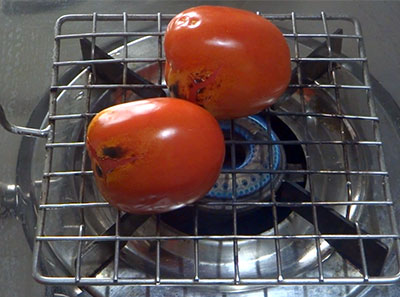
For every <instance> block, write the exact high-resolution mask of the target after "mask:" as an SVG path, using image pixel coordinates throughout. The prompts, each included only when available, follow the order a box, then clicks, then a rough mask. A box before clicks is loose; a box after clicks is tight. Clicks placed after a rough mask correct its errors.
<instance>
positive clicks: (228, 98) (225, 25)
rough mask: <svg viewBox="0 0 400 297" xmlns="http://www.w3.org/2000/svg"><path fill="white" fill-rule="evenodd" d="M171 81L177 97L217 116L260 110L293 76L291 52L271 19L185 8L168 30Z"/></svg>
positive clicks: (229, 10) (239, 12)
mask: <svg viewBox="0 0 400 297" xmlns="http://www.w3.org/2000/svg"><path fill="white" fill-rule="evenodd" d="M164 48H165V54H166V69H165V78H166V82H167V85H168V87H169V89H170V91H171V93H172V94H173V96H174V97H178V98H183V99H187V100H189V101H192V102H194V103H197V104H199V105H201V106H203V107H205V108H206V109H207V110H208V111H210V112H211V113H212V114H213V115H214V116H215V117H217V118H219V119H229V118H238V117H243V116H248V115H251V114H255V113H258V112H260V111H261V110H263V109H265V108H267V107H268V106H270V105H272V104H273V103H275V101H276V100H277V99H278V98H279V96H280V95H281V94H282V93H283V92H284V91H285V89H286V88H287V86H288V84H289V80H290V72H291V66H290V51H289V48H288V45H287V43H286V41H285V39H284V37H283V35H282V33H281V32H280V31H279V29H278V28H277V27H276V26H275V25H273V24H272V23H271V22H270V21H268V20H266V19H264V18H263V17H261V16H258V15H256V14H255V13H252V12H249V11H244V10H239V9H235V8H229V7H221V6H199V7H194V8H190V9H188V10H185V11H183V12H182V13H180V14H178V15H177V16H176V17H174V18H173V19H172V20H171V22H170V23H169V24H168V27H167V30H166V34H165V43H164Z"/></svg>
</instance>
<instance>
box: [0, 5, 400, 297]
mask: <svg viewBox="0 0 400 297" xmlns="http://www.w3.org/2000/svg"><path fill="white" fill-rule="evenodd" d="M113 2H114V4H113V5H112V6H111V5H110V1H73V0H71V1H68V0H60V1H52V2H50V1H47V0H44V1H39V0H37V1H30V2H28V1H20V0H16V1H11V0H3V1H2V2H0V3H1V10H0V36H2V37H1V39H0V66H1V69H2V70H3V75H1V76H0V85H1V86H2V87H1V88H0V103H1V104H2V105H3V106H4V108H5V110H6V114H7V115H8V117H9V118H10V120H11V121H12V122H13V123H15V124H18V125H24V124H25V123H26V121H27V120H28V118H29V115H30V114H31V112H32V110H33V109H34V107H35V106H36V104H37V103H38V102H39V100H40V99H41V97H42V96H43V95H44V94H45V93H46V91H47V89H48V86H49V83H50V77H51V57H52V49H53V28H54V23H55V20H56V19H57V18H58V17H59V16H61V15H65V14H68V13H91V12H93V11H96V12H104V13H111V12H122V11H127V12H130V13H131V12H132V13H133V12H137V13H154V12H158V11H160V12H163V13H176V12H179V11H181V10H183V9H185V8H187V7H191V6H195V5H199V4H200V3H201V4H204V3H207V4H221V5H228V6H233V7H239V8H244V9H248V10H253V11H255V10H259V11H262V12H264V13H271V14H275V13H288V12H291V11H295V12H296V13H299V14H319V13H320V12H321V11H325V12H326V13H327V14H346V15H350V16H353V17H356V18H358V19H359V20H360V22H361V25H362V28H363V35H364V38H365V45H366V49H367V56H368V57H369V68H370V72H371V74H372V75H373V76H374V77H375V78H376V79H377V80H378V81H379V82H380V83H381V84H382V85H383V87H384V88H385V89H386V90H387V91H388V92H389V93H390V94H391V95H392V96H393V97H394V98H400V88H399V87H398V83H397V82H398V81H400V71H398V70H399V65H400V34H399V33H398V32H397V28H399V26H400V19H399V18H398V15H399V13H400V3H399V2H397V1H385V2H382V1H368V2H366V1H365V2H360V1H334V2H327V1H296V2H293V1H263V2H261V1H203V2H201V1H113ZM70 55H71V56H72V58H73V57H74V55H79V53H70ZM38 74H40V75H38ZM397 103H398V104H400V99H398V102H397ZM395 124H396V125H397V127H398V126H399V125H398V123H395ZM0 137H1V138H2V141H1V142H0V151H1V152H2V155H1V164H3V166H1V168H0V173H1V174H0V176H1V179H0V182H3V183H7V184H13V183H14V181H15V164H16V160H17V148H18V146H19V143H20V140H21V138H20V137H19V136H16V135H12V134H9V133H7V132H5V131H4V130H2V129H0ZM386 145H387V144H386ZM392 167H393V166H392ZM392 167H391V166H390V164H388V170H389V173H390V174H391V172H390V171H391V170H393V171H395V170H396V169H395V168H392ZM397 170H398V169H397ZM392 194H393V199H396V198H397V197H399V193H392ZM20 224H21V223H20V222H18V221H17V220H15V218H13V217H12V216H8V217H7V218H0V229H1V232H0V259H1V260H0V284H1V285H2V287H3V288H6V290H5V291H4V292H3V293H2V294H1V295H2V296H4V297H9V296H10V297H14V296H15V297H20V296H45V295H47V296H53V295H52V291H54V290H53V289H49V288H47V290H46V288H45V287H44V286H42V285H39V284H37V283H35V282H34V281H33V279H32V278H31V261H32V260H31V253H30V250H29V247H28V245H27V243H26V240H25V237H24V234H23V232H22V228H21V226H20ZM304 290H305V289H304V288H302V287H290V289H288V290H287V291H285V292H286V293H285V294H287V296H295V295H296V296H297V295H300V296H301V295H305V294H309V295H310V296H314V295H313V294H316V293H317V292H318V291H319V290H320V287H310V288H308V290H309V292H308V293H305V291H304ZM341 293H342V292H336V291H332V292H331V296H340V295H341ZM270 295H271V294H268V296H270ZM399 295H400V290H399V289H397V287H395V286H392V287H380V288H378V287H375V288H373V289H372V290H370V291H369V292H368V293H367V295H366V296H399ZM82 296H83V295H82ZM159 296H162V295H159ZM272 296H274V295H272Z"/></svg>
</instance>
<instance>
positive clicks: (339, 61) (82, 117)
mask: <svg viewBox="0 0 400 297" xmlns="http://www.w3.org/2000/svg"><path fill="white" fill-rule="evenodd" d="M261 15H262V16H263V17H266V18H268V19H270V20H272V21H273V22H277V23H280V24H281V23H282V24H284V23H285V22H286V24H289V27H290V28H291V32H289V31H288V32H285V34H284V36H285V38H286V39H287V41H288V43H290V44H292V45H293V47H292V54H293V55H292V58H291V60H292V64H293V66H297V78H298V82H299V83H297V84H292V85H290V86H289V87H291V88H295V89H297V91H298V93H297V94H296V96H298V97H299V98H300V99H299V100H300V101H299V102H301V105H300V110H280V109H270V110H268V111H266V112H265V122H266V125H267V126H268V130H270V129H271V119H272V118H274V117H280V118H282V119H284V118H290V119H291V120H293V121H298V122H302V123H303V124H302V125H303V126H304V130H305V131H304V135H306V137H305V138H304V139H301V140H298V139H296V140H276V139H272V138H271V134H269V136H268V139H267V140H253V141H248V140H237V139H234V138H233V131H234V130H235V126H236V125H237V123H236V120H234V121H231V122H230V129H229V131H230V133H229V134H230V139H228V140H227V141H226V144H227V145H228V146H227V147H228V148H229V149H230V153H231V156H233V157H232V158H231V159H232V162H231V167H230V168H225V169H223V170H222V173H226V174H230V175H231V178H232V185H233V186H232V199H231V200H221V201H211V202H209V201H199V202H198V203H197V204H196V205H194V206H192V207H193V208H194V210H195V211H194V216H193V222H194V223H193V225H194V229H193V234H187V235H179V234H178V235H166V234H161V232H160V228H159V226H160V216H157V217H156V222H157V224H156V233H155V234H145V235H135V234H133V235H130V236H123V235H121V234H120V224H121V217H122V214H121V213H120V212H118V213H116V216H115V223H116V227H115V232H114V233H113V234H107V235H101V236H99V235H93V234H87V233H86V230H87V228H86V219H85V210H87V209H96V210H97V209H101V208H111V207H110V206H109V205H108V203H106V202H99V201H90V197H89V198H88V194H87V193H86V192H87V190H86V186H85V185H86V184H87V183H88V182H89V181H90V180H91V176H92V174H93V172H92V171H90V170H87V168H88V159H87V156H86V151H85V147H84V142H83V141H82V140H83V139H85V135H86V127H87V125H88V123H89V122H90V119H91V118H92V117H93V115H94V113H93V112H92V111H91V109H90V106H91V104H92V101H93V100H94V97H95V96H94V95H93V93H94V92H95V91H96V90H110V89H114V90H115V89H118V88H122V89H129V88H132V87H141V88H157V87H160V86H161V87H163V88H165V87H166V86H165V85H163V84H162V80H163V72H162V63H163V62H164V61H165V58H164V54H163V49H162V41H163V34H164V31H163V24H164V25H165V24H166V23H167V22H168V20H170V19H171V18H172V17H173V15H167V14H161V13H158V14H127V13H123V14H96V13H94V14H80V15H67V16H63V17H61V18H60V19H59V20H58V21H57V23H56V26H55V49H54V59H53V76H52V86H51V99H50V107H49V116H48V121H49V126H50V133H49V135H48V138H47V143H46V147H45V148H46V160H45V166H44V174H43V182H42V192H41V199H40V205H39V212H38V225H37V235H36V241H35V247H34V264H33V268H34V275H35V278H36V279H38V280H40V281H42V282H45V283H50V284H77V285H102V284H104V285H105V284H114V285H128V284H129V285H182V286H201V285H202V286H216V285H233V286H235V285H242V286H243V285H248V286H253V285H254V286H255V285H276V284H301V285H303V284H383V283H393V282H395V281H397V280H398V279H399V272H398V270H399V269H398V268H399V255H400V252H399V246H398V243H397V241H398V237H399V236H398V231H397V226H396V218H395V214H394V209H393V208H394V206H393V202H392V200H391V197H390V190H389V184H388V173H387V171H386V169H385V164H384V158H383V149H382V142H381V138H380V134H379V129H378V123H379V119H378V117H377V115H376V113H375V107H374V98H373V95H372V93H371V86H370V81H369V73H368V65H367V57H366V54H365V48H364V41H363V37H362V34H361V28H360V24H359V23H358V21H356V20H354V19H352V18H349V17H344V16H328V15H326V14H325V13H323V12H322V13H321V14H320V15H316V16H298V15H296V14H295V13H291V14H284V15H264V14H261ZM103 21H104V22H105V21H107V22H109V23H110V24H122V28H123V30H122V31H120V32H105V31H101V30H99V28H98V23H99V22H103ZM78 22H81V23H84V22H91V24H92V25H91V27H92V30H91V31H90V32H83V33H76V32H72V33H62V29H63V28H64V26H66V25H68V24H69V23H78ZM135 22H149V23H152V24H154V27H156V28H157V30H156V31H143V32H139V31H131V30H129V25H130V24H134V23H135ZM300 23H313V24H314V26H315V27H316V26H317V25H318V24H319V25H322V26H321V32H322V33H310V32H305V33H302V29H301V28H300V27H301V26H300V25H299V24H300ZM339 23H340V24H345V26H347V27H348V26H349V25H350V27H351V30H354V32H350V33H348V34H334V33H330V29H333V26H335V25H337V24H339ZM143 36H154V37H155V38H157V45H158V48H157V57H150V56H149V57H144V58H143V57H141V58H131V57H129V55H128V43H129V40H130V39H131V38H137V37H143ZM83 37H85V38H89V39H91V41H92V44H93V55H94V45H95V44H96V40H98V39H99V38H105V37H107V38H108V37H115V38H122V44H123V47H122V55H121V57H114V58H115V59H114V60H93V59H92V60H87V61H80V60H62V59H61V58H60V57H61V51H62V49H63V47H62V42H63V41H65V40H76V42H77V43H78V40H79V38H83ZM333 38H342V39H343V40H344V41H354V43H352V42H350V43H349V47H350V51H352V53H353V55H354V56H350V57H348V56H335V55H334V53H333V52H332V49H331V41H332V39H333ZM306 39H317V40H323V41H326V43H327V47H328V53H329V55H328V56H327V57H307V56H305V55H304V54H302V52H301V51H302V49H301V41H302V40H306ZM93 55H92V57H93ZM324 61H325V62H329V67H328V73H327V74H326V76H327V78H326V79H325V80H324V81H316V82H312V83H309V82H307V83H304V78H303V77H302V72H301V67H302V63H304V62H314V63H318V62H324ZM98 63H123V65H124V71H123V84H96V81H95V79H94V75H92V74H89V75H88V77H87V83H86V84H79V83H78V84H77V83H72V84H69V85H59V83H58V82H59V72H60V68H62V67H67V66H76V65H79V66H83V67H88V66H90V65H95V64H98ZM128 63H157V64H158V79H157V82H156V83H155V84H154V85H140V84H136V85H129V84H126V74H127V67H128ZM344 65H358V67H359V68H360V69H361V71H362V79H361V80H360V81H361V82H360V83H358V84H353V83H347V82H346V81H340V79H339V78H338V72H340V69H338V66H340V67H345V66H344ZM309 90H314V91H315V92H325V93H326V92H330V93H329V94H330V96H331V97H332V98H333V102H334V103H335V112H330V111H327V110H322V111H313V110H309V102H308V101H307V94H305V92H307V91H309ZM74 91H82V96H83V100H85V104H84V106H86V109H84V110H81V111H80V112H78V113H76V112H71V113H60V112H59V111H58V109H57V104H58V100H57V98H58V96H59V95H60V92H63V93H64V94H65V93H68V92H74ZM353 91H354V92H356V94H357V96H361V100H359V104H360V106H359V111H360V112H359V113H357V112H353V111H352V113H348V112H346V111H345V108H344V107H343V105H345V103H346V102H345V100H348V99H349V98H348V97H347V98H343V97H344V96H343V94H344V93H345V92H350V93H351V92H353ZM360 94H361V95H360ZM124 99H125V98H124ZM364 111H366V112H364ZM318 119H326V120H327V121H335V123H336V124H335V127H336V128H337V129H338V131H339V135H341V136H340V138H339V139H315V138H314V137H311V136H310V135H311V134H312V133H313V131H310V130H312V129H313V127H311V124H310V122H312V121H313V120H318ZM74 120H78V121H81V122H80V123H81V124H82V125H83V127H84V129H83V135H82V138H81V139H79V140H74V141H71V142H65V141H59V140H58V138H57V132H58V131H59V129H60V128H59V127H60V125H63V123H64V122H65V121H74ZM349 123H356V124H355V126H357V127H358V126H359V125H361V126H363V127H365V129H366V130H368V131H370V132H371V133H370V135H368V136H366V137H365V138H361V137H358V138H354V139H352V140H348V139H346V138H345V132H346V129H347V128H346V127H347V126H348V125H349ZM56 128H57V129H56ZM307 136H310V137H307ZM250 144H257V145H263V146H267V147H268V151H269V154H268V156H269V160H268V165H269V166H267V167H266V168H263V169H245V168H238V169H236V167H237V166H236V165H237V164H236V158H235V156H236V154H237V147H238V146H239V145H250ZM274 145H286V146H290V145H299V146H301V147H302V149H303V151H304V155H305V159H306V167H305V168H284V169H273V168H272V163H273V160H272V153H271V152H272V149H273V146H274ZM315 145H319V146H334V147H339V148H340V150H341V156H342V157H341V159H340V160H339V161H338V165H337V166H335V168H331V167H323V166H321V167H318V168H317V167H315V166H313V165H312V162H311V160H312V158H313V155H312V153H313V151H315V150H314V147H315ZM349 147H350V148H364V147H365V148H368V149H371V151H372V152H373V153H372V154H371V158H372V161H371V164H372V163H373V164H377V166H376V167H374V166H372V165H371V166H366V167H362V168H357V167H354V166H353V164H351V163H352V161H351V160H350V159H351V156H349V155H350V154H351V151H350V149H349ZM76 148H78V149H79V148H81V150H82V151H81V154H80V161H79V164H80V169H78V170H76V169H75V170H69V167H68V166H66V167H65V168H55V166H54V162H53V159H54V158H55V157H54V156H55V155H56V154H57V150H59V149H76ZM326 158H329V156H326ZM238 174H270V175H271V176H272V175H277V174H284V175H296V176H301V177H304V178H305V179H306V180H307V183H308V190H309V192H310V197H311V201H310V202H301V203H295V202H281V201H277V199H276V197H277V195H276V189H275V188H274V184H273V183H274V182H273V181H272V182H271V183H270V185H269V187H270V192H271V200H270V201H241V200H240V199H238V193H237V186H236V179H237V175H238ZM320 176H329V177H332V178H333V179H334V178H335V177H337V176H339V177H341V178H343V179H344V181H345V182H344V183H343V185H344V187H345V193H346V195H344V196H343V197H339V198H337V200H335V201H324V197H320V198H322V200H318V199H317V198H316V195H315V193H314V192H315V187H316V184H317V183H318V177H320ZM361 176H362V177H365V178H366V179H368V180H369V181H371V183H372V184H374V185H379V187H380V188H379V189H378V188H376V190H375V191H376V193H377V194H376V195H372V196H370V197H371V198H370V199H369V198H368V199H361V200H354V199H353V198H354V192H355V190H354V189H353V183H354V178H358V177H361ZM70 178H73V179H74V180H79V191H78V196H79V197H78V198H77V200H76V201H72V202H71V201H70V200H66V199H65V197H64V196H63V195H60V196H57V197H54V196H52V189H53V187H55V185H56V184H57V183H58V182H59V181H60V180H63V179H70ZM201 205H211V206H218V205H219V206H221V205H225V206H226V207H228V208H229V209H231V216H232V223H233V225H232V234H217V235H215V234H212V235H211V234H200V233H199V230H198V226H199V215H198V208H199V206H201ZM242 206H253V207H254V206H256V207H270V208H271V209H272V219H273V226H272V229H273V232H272V234H264V233H263V234H258V235H249V234H241V233H240V231H239V228H238V213H239V210H238V208H239V207H242ZM321 206H329V207H338V206H342V207H343V206H344V207H346V216H347V218H350V209H351V207H357V208H358V209H360V208H364V209H366V208H374V209H380V211H381V213H382V217H385V218H387V219H388V224H387V228H386V230H380V229H379V228H373V231H370V230H371V228H370V227H371V226H369V225H368V223H359V222H357V223H356V226H357V230H358V234H325V233H322V232H321V231H320V230H319V226H318V223H319V221H318V218H317V215H318V213H317V210H318V207H321ZM288 207H290V208H293V207H308V208H311V209H312V216H313V225H314V227H313V229H312V232H311V233H307V234H287V233H281V231H280V222H279V220H278V211H279V209H280V208H288ZM65 210H67V211H70V212H73V213H75V214H78V215H79V216H80V223H79V224H78V228H76V229H74V230H77V231H76V232H75V233H74V232H72V233H69V234H67V233H65V232H64V231H62V230H60V231H57V230H56V231H54V230H52V231H49V230H51V228H50V229H49V228H48V227H49V226H50V225H52V224H53V219H54V218H55V217H57V212H62V211H65ZM359 224H360V225H361V226H363V227H364V229H366V230H368V231H369V233H370V234H363V233H362V232H361V231H360V228H359ZM363 224H364V225H363ZM384 229H385V228H384ZM250 239H252V240H256V241H258V242H260V244H263V242H273V243H274V248H275V257H276V259H275V262H276V270H277V273H276V275H275V277H272V278H264V277H258V278H257V277H256V278H247V277H242V275H241V270H242V267H243V266H242V265H243V263H242V262H241V252H240V247H239V246H240V242H241V241H242V240H250ZM333 239H337V240H339V239H342V240H352V239H353V240H354V239H356V240H359V242H360V252H361V255H362V269H361V272H360V273H359V274H357V273H356V274H354V275H346V273H336V274H330V273H327V272H326V271H325V270H324V262H323V260H324V259H323V255H322V254H323V253H322V252H321V244H322V242H324V240H333ZM367 239H379V240H382V241H384V242H385V243H386V244H387V245H389V246H391V247H392V251H393V252H394V253H395V258H396V259H395V264H394V266H396V267H395V268H394V271H392V270H393V269H392V270H390V269H384V271H383V272H382V274H381V275H380V276H371V275H368V268H367V260H368V259H366V254H365V251H364V242H365V240H367ZM204 240H215V241H218V242H222V243H224V242H229V243H231V244H232V261H233V267H234V270H233V274H232V277H207V275H204V276H203V275H201V272H200V269H199V265H200V264H199V262H200V260H199V259H200V258H201V257H202V254H201V248H199V245H200V243H201V242H202V241H204ZM125 241H134V242H138V241H148V242H152V243H154V247H155V259H154V263H155V265H154V270H153V273H150V274H148V277H144V278H136V277H134V276H131V277H126V276H125V277H121V276H120V273H119V270H120V264H121V262H120V244H121V242H125ZM167 241H175V242H178V244H179V242H184V241H185V242H187V241H190V242H192V244H193V253H194V254H193V259H194V267H193V274H192V276H191V277H176V278H172V277H170V276H168V277H164V276H163V273H162V271H161V270H162V269H161V268H160V266H161V264H160V263H161V262H162V251H161V250H162V244H163V243H165V242H167ZM283 241H312V242H315V254H316V262H315V266H314V267H317V273H316V274H315V275H312V276H305V275H304V274H300V276H290V277H287V276H285V272H284V269H283V265H282V254H281V243H282V242H283ZM55 242H58V243H61V244H65V245H71V247H73V248H72V249H73V250H74V254H75V256H76V262H75V263H74V265H73V269H72V271H69V274H68V273H67V274H65V275H43V274H42V273H41V271H40V269H39V266H40V265H39V264H40V261H41V259H42V258H43V257H44V253H43V250H44V249H45V248H46V247H47V246H51V245H52V244H53V243H55ZM90 242H111V243H113V244H114V255H113V262H112V263H113V264H112V265H113V269H112V273H111V275H109V276H108V277H107V276H103V277H101V278H99V277H96V275H87V274H85V272H84V270H83V269H82V263H81V259H82V250H83V249H84V248H85V245H87V244H88V243H90ZM388 265H389V264H388ZM392 266H393V265H392Z"/></svg>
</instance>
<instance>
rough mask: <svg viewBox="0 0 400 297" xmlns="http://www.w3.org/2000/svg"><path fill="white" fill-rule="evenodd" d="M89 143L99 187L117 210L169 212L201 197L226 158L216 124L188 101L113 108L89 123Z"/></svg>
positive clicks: (168, 100) (147, 102)
mask: <svg viewBox="0 0 400 297" xmlns="http://www.w3.org/2000/svg"><path fill="white" fill-rule="evenodd" d="M86 145H87V149H88V152H89V156H90V159H91V162H92V163H91V164H92V169H93V172H94V173H93V174H94V178H95V181H96V184H97V186H98V189H99V190H100V192H101V194H102V195H103V197H104V198H105V199H106V200H107V201H109V202H110V204H112V205H114V206H116V207H117V208H119V209H121V210H123V211H126V212H130V213H139V214H153V213H162V212H167V211H170V210H173V209H176V208H179V207H182V206H184V205H186V204H188V203H192V202H194V201H196V200H198V199H200V198H201V197H203V196H204V195H205V194H206V193H207V192H208V191H209V189H210V188H211V187H212V186H213V185H214V183H215V181H216V180H217V178H218V175H219V172H220V169H221V166H222V163H223V159H224V154H225V145H224V137H223V134H222V132H221V129H220V127H219V125H218V123H217V121H216V120H215V119H214V118H213V116H212V115H211V114H209V113H208V112H207V111H206V110H204V109H203V108H201V107H199V106H197V105H195V104H192V103H190V102H187V101H185V100H180V99H173V98H155V99H147V100H139V101H134V102H129V103H124V104H119V105H115V106H113V107H110V108H108V109H105V110H103V111H102V112H100V113H99V114H97V115H96V116H95V117H94V118H93V120H92V121H91V123H90V125H89V128H88V133H87V139H86Z"/></svg>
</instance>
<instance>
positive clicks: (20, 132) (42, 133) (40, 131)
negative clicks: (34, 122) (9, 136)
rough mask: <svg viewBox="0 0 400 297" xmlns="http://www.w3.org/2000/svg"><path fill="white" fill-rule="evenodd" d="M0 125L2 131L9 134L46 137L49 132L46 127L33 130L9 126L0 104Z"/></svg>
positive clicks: (48, 128) (48, 127)
mask: <svg viewBox="0 0 400 297" xmlns="http://www.w3.org/2000/svg"><path fill="white" fill-rule="evenodd" d="M0 124H1V125H2V126H3V127H4V129H6V130H7V131H9V132H11V133H14V134H18V135H24V136H30V137H47V135H48V134H49V132H50V126H47V127H46V128H44V129H34V128H27V127H21V126H16V125H14V124H11V123H10V122H9V121H8V120H7V118H6V114H5V112H4V108H3V106H2V105H1V104H0Z"/></svg>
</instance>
